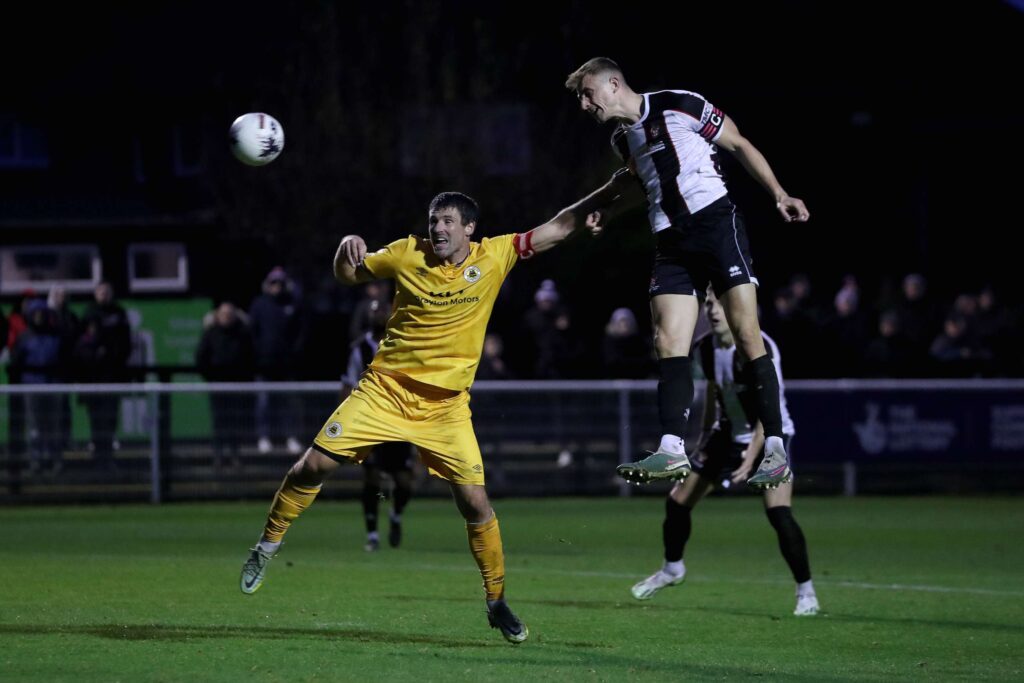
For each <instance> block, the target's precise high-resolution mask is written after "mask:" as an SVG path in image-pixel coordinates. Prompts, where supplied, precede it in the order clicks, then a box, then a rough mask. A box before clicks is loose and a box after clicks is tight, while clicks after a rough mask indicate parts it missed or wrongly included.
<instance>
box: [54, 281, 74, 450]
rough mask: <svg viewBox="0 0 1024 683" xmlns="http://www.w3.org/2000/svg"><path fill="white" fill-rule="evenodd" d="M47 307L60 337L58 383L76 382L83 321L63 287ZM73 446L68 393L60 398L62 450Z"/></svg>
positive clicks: (57, 288) (58, 289) (57, 289)
mask: <svg viewBox="0 0 1024 683" xmlns="http://www.w3.org/2000/svg"><path fill="white" fill-rule="evenodd" d="M46 305H47V306H49V308H50V311H51V315H52V316H53V324H54V327H55V329H56V331H57V335H58V336H60V354H61V359H60V374H59V376H58V378H57V379H58V381H60V382H71V381H74V379H75V378H74V376H73V375H72V368H73V358H72V356H73V354H74V352H75V344H76V343H77V342H78V337H79V335H81V333H82V321H81V319H79V317H78V316H77V315H75V313H74V312H73V311H72V310H71V308H70V307H68V297H67V292H65V291H64V288H63V287H53V288H51V289H50V293H49V294H48V295H47V296H46ZM70 445H71V397H70V396H69V395H68V394H67V393H62V394H61V396H60V448H61V450H62V451H63V450H65V449H67V448H68V447H69V446H70Z"/></svg>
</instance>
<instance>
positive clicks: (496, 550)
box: [466, 516, 505, 600]
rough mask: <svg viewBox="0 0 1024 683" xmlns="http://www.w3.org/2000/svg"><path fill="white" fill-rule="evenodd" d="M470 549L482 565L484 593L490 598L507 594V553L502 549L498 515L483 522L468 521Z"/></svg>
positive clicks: (497, 597)
mask: <svg viewBox="0 0 1024 683" xmlns="http://www.w3.org/2000/svg"><path fill="white" fill-rule="evenodd" d="M466 533H467V534H468V535H469V549H470V550H471V551H472V552H473V559H475V560H476V564H477V566H478V567H480V576H482V577H483V579H484V593H486V595H487V599H488V600H500V599H501V598H502V596H503V595H504V594H505V554H504V553H503V552H502V550H501V530H500V529H499V528H498V517H497V516H494V517H491V518H490V519H489V520H487V521H486V522H484V523H483V524H470V523H468V522H467V523H466Z"/></svg>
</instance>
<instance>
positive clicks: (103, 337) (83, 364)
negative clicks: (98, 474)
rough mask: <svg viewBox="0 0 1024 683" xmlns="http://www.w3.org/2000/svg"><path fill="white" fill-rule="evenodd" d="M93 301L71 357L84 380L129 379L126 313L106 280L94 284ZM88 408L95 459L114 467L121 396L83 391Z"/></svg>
mask: <svg viewBox="0 0 1024 683" xmlns="http://www.w3.org/2000/svg"><path fill="white" fill-rule="evenodd" d="M93 296H94V298H95V303H94V304H93V305H92V306H91V307H90V308H89V309H88V310H87V311H86V312H85V315H84V316H82V321H83V325H84V327H85V332H84V333H83V334H82V336H81V337H80V338H79V340H78V344H77V345H76V347H75V353H74V358H75V361H76V363H77V365H78V369H79V372H80V377H81V379H82V381H85V382H123V381H125V380H126V379H128V376H127V366H128V354H129V353H130V351H131V328H130V326H129V324H128V314H127V313H126V312H125V310H124V309H123V308H121V306H119V305H118V304H117V303H116V302H115V301H114V288H113V287H112V286H111V285H110V283H109V282H101V283H99V284H98V285H96V289H95V290H94V292H93ZM80 400H81V401H82V402H83V403H85V406H86V408H87V410H88V411H89V432H90V436H91V438H92V448H93V451H94V455H95V457H96V462H97V463H98V464H99V465H101V466H102V467H104V468H106V469H108V470H112V469H115V468H114V435H115V432H116V430H117V411H118V406H119V405H120V402H121V397H120V396H119V395H117V394H83V395H82V396H81V397H80Z"/></svg>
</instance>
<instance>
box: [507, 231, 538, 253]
mask: <svg viewBox="0 0 1024 683" xmlns="http://www.w3.org/2000/svg"><path fill="white" fill-rule="evenodd" d="M512 246H514V247H515V249H516V253H517V254H519V258H521V259H524V260H525V259H528V258H530V257H531V256H533V255H534V254H536V253H537V252H535V251H534V250H533V230H531V231H529V232H524V233H518V234H516V236H515V237H513V238H512Z"/></svg>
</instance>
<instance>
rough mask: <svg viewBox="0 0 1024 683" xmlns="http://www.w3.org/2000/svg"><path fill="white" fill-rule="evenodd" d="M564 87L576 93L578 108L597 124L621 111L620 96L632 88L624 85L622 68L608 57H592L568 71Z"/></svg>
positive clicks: (622, 103) (621, 102)
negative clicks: (570, 71) (578, 102)
mask: <svg viewBox="0 0 1024 683" xmlns="http://www.w3.org/2000/svg"><path fill="white" fill-rule="evenodd" d="M565 87H566V88H568V89H569V90H571V91H573V92H574V93H576V97H578V98H579V101H580V109H582V110H583V111H585V112H587V113H588V114H590V115H591V116H593V117H594V118H595V119H597V121H598V122H599V123H604V122H605V121H608V120H609V119H612V118H615V117H617V116H620V115H621V114H622V113H623V108H624V107H623V105H624V104H625V103H624V102H623V97H624V96H625V95H627V94H629V93H631V92H632V91H631V90H630V88H629V86H628V85H627V84H626V79H625V77H624V76H623V75H622V69H620V68H619V65H618V64H616V63H615V62H614V61H612V60H611V59H608V58H607V57H594V58H593V59H588V60H587V61H586V62H584V63H583V66H581V67H580V68H578V69H576V70H575V71H573V72H572V73H571V74H569V77H568V78H566V79H565Z"/></svg>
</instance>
